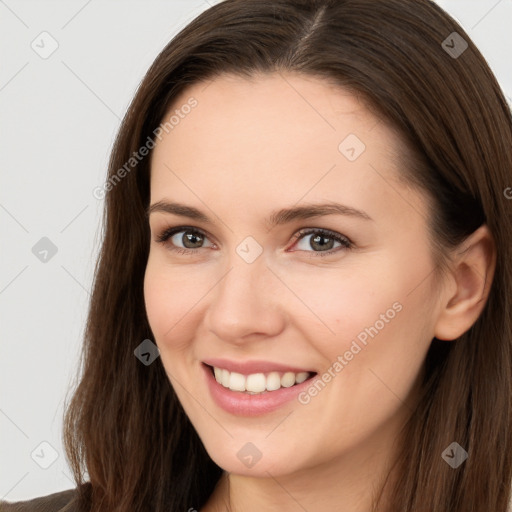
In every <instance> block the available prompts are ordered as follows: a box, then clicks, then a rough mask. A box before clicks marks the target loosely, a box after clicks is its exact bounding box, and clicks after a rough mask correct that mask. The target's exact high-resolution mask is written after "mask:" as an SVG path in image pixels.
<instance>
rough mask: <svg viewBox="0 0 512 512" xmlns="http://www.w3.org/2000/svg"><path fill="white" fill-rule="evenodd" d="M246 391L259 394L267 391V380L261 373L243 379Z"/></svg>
mask: <svg viewBox="0 0 512 512" xmlns="http://www.w3.org/2000/svg"><path fill="white" fill-rule="evenodd" d="M245 381H246V382H245V387H246V389H247V391H252V392H253V393H261V392H262V391H265V390H266V389H267V379H266V377H265V375H264V374H263V373H253V374H251V375H247V377H246V378H245Z"/></svg>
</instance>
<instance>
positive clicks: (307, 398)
mask: <svg viewBox="0 0 512 512" xmlns="http://www.w3.org/2000/svg"><path fill="white" fill-rule="evenodd" d="M511 147H512V119H511V113H510V110H509V108H508V106H507V104H506V101H505V99H504V96H503V94H502V92H501V90H500V88H499V86H498V84H497V82H496V80H495V78H494V76H493V75H492V73H491V71H490V70H489V67H488V66H487V64H486V62H485V60H484V59H483V57H482V56H481V54H480V53H479V52H478V50H477V49H476V48H475V46H474V44H473V43H472V42H471V40H470V39H469V37H468V36H467V34H466V33H465V32H464V31H463V30H462V28H461V27H460V26H459V25H458V24H457V23H456V22H455V21H454V20H453V19H451V18H450V17H449V16H448V15H447V14H446V13H445V12H443V11H442V10H441V9H440V8H439V7H438V6H436V5H435V4H433V3H431V2H429V1H427V0H417V1H414V2H411V1H409V0H388V1H386V2H376V1H375V0H345V1H342V0H300V1H297V0H280V1H272V2H270V1H261V0H244V1H237V0H227V1H224V2H222V3H219V4H217V5H215V6H213V7H212V8H210V9H208V10H207V11H205V12H203V13H202V14H201V15H200V16H198V17H197V18H196V19H195V20H193V21H192V22H191V23H190V24H189V25H188V26H187V27H186V28H185V29H183V30H182V31H181V32H180V33H179V34H178V35H177V36H176V37H175V38H174V39H173V40H172V41H171V42H170V43H169V45H168V46H167V47H166V48H165V49H164V50H163V51H162V52H161V54H160V55H159V56H158V57H157V59H156V60H155V62H154V64H153V65H152V67H151V68H150V70H149V71H148V73H147V75H146V77H145V79H144V80H143V82H142V83H141V85H140V87H139V89H138V91H137V93H136V95H135V98H134V100H133V102H132V104H131V106H130V108H129V110H128V113H127V115H126V116H125V119H124V121H123V124H122V126H121V129H120V132H119V135H118V138H117V140H116V143H115V147H114V149H113V152H112V157H111V161H110V170H109V176H108V179H107V182H106V184H105V187H104V193H105V237H104V241H103V245H102V250H101V254H100V258H99V261H98V267H97V272H96V278H95V285H94V293H93V297H92V301H91V306H90V313H89V318H88V323H87V332H86V337H85V344H84V352H83V357H84V359H83V375H82V377H81V381H80V383H79V386H78V389H77V390H76V392H75V394H74V397H73V400H72V402H71V404H69V407H68V409H67V413H66V418H65V419H66V421H65V446H66V450H67V454H68V457H69V461H70V464H71V467H72V469H73V471H74V475H75V479H76V483H77V488H76V490H73V489H71V490H69V491H65V492H64V493H56V494H55V495H51V496H49V497H43V498H38V499H36V500H31V501H30V502H23V503H20V504H19V507H20V508H19V509H14V508H9V506H11V507H12V506H13V505H9V504H4V505H3V506H4V507H5V510H61V511H66V512H69V511H71V510H76V511H78V510H88V511H89V510H90V511H116V512H117V511H118V512H125V511H126V512H128V511H146V510H147V511H155V512H156V511H158V512H163V511H182V510H189V511H192V510H200V511H202V512H212V511H226V510H233V511H235V510H243V511H244V512H247V511H253V510H274V509H276V510H277V509H279V510H281V511H283V510H284V511H288V510H290V511H291V510H301V509H302V510H308V511H310V512H313V511H317V510H326V509H327V510H343V511H345V512H363V511H364V512H367V511H377V510H379V511H381V512H391V511H401V512H413V511H414V512H420V511H429V512H432V511H436V512H442V511H446V512H448V511H450V512H468V511H470V510H471V511H475V512H476V511H478V512H483V511H486V512H487V511H491V510H492V511H493V512H505V511H506V510H507V507H508V502H509V498H510V483H511V479H512V439H511V435H512V433H511V432H512V417H511V412H512V408H511V392H510V390H511V389H512V374H511V364H512V363H511V361H512V354H511V341H512V336H511V313H510V311H511V304H510V297H511V291H512V274H511V270H510V266H507V263H508V261H510V248H511V243H512V236H511V229H512V228H511V222H510V220H511V213H512V209H511V208H512V206H511V202H510V201H509V200H508V199H507V197H510V195H507V192H506V191H507V190H509V188H508V187H510V186H511V184H512V151H511ZM134 356H135V357H134ZM84 470H87V473H88V481H87V482H84V478H83V477H84V474H83V471H84ZM38 500H39V501H38ZM42 500H47V501H46V504H45V505H44V506H46V507H47V508H45V509H43V508H42V507H43V501H42ZM57 500H62V501H61V502H60V503H58V501H57ZM38 507H39V508H38ZM52 507H53V508H52ZM2 510H3V509H2Z"/></svg>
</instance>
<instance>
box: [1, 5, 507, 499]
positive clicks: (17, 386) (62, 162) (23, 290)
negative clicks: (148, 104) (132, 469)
mask: <svg viewBox="0 0 512 512" xmlns="http://www.w3.org/2000/svg"><path fill="white" fill-rule="evenodd" d="M213 3H216V2H214V0H209V2H206V1H203V0H197V1H191V0H186V1H185V0H173V1H165V2H161V1H154V0H151V1H147V0H146V1H143V0H139V1H123V2H120V1H112V0H110V1H109V0H102V1H100V0H88V1H84V0H80V1H75V0H72V1H69V0H68V1H66V2H64V1H41V0H39V1H21V0H0V40H1V46H0V48H1V50H0V51H1V59H0V61H1V67H0V120H1V122H0V130H1V133H0V141H1V147H0V151H1V152H0V154H1V165H2V167H1V169H2V182H1V188H0V222H1V258H2V260H1V272H0V307H1V313H2V323H1V344H0V391H1V396H0V461H1V463H0V499H7V500H9V501H14V500H22V499H29V498H33V497H36V496H42V495H45V494H50V493H53V492H57V491H60V490H64V489H69V488H71V487H74V483H73V481H72V480H71V478H70V475H71V473H70V470H69V468H68V466H67V463H66V460H65V456H64V451H63V447H62V441H61V435H62V414H63V402H64V398H65V396H66V392H67V389H68V387H69V385H70V384H71V383H72V380H73V378H74V376H75V374H76V369H77V363H78V354H79V349H80V344H81V337H82V334H83V329H84V325H85V319H86V314H87V308H88V301H89V298H90V288H91V283H92V277H93V276H92V272H93V269H94V263H95V259H96V255H97V253H98V249H99V243H100V239H99V238H100V221H101V209H102V206H103V202H102V201H101V200H97V199H95V197H94V196H93V193H92V191H93V189H94V188H95V187H97V186H100V185H101V184H102V183H103V182H104V178H105V175H106V168H107V162H108V156H109V152H110V150H111V146H112V142H113V139H114V136H115V134H116V132H117V130H118V127H119V124H120V120H121V118H122V116H123V114H124V112H125V110H126V108H127V106H128V104H129V102H130V100H131V98H132V96H133V94H134V92H135V89H136V87H137V85H138V84H139V82H140V80H141V79H142V77H143V75H144V73H145V71H146V70H147V68H148V67H149V65H150V64H151V62H152V61H153V59H154V58H155V57H156V55H157V54H158V53H159V52H160V50H161V49H162V48H163V47H164V46H165V44H166V43H167V42H168V41H169V40H170V39H171V38H172V36H174V35H175V34H176V33H177V32H178V31H179V30H180V29H181V28H183V27H184V26H185V25H186V24H187V23H188V22H189V21H191V20H192V19H193V18H195V17H196V16H197V15H198V14H199V13H200V12H202V11H203V10H205V9H207V8H208V7H209V6H210V5H213ZM439 4H440V5H441V6H442V7H444V8H445V9H446V10H447V11H448V12H449V13H450V14H451V15H452V16H454V17H455V18H456V19H457V20H458V21H459V22H460V23H461V25H462V26H463V27H464V28H465V29H466V31H467V32H468V33H469V35H470V37H472V39H473V40H474V41H475V43H476V44H477V45H478V47H479V48H480V50H481V51H482V53H483V54H484V56H485V57H486V58H487V60H488V62H489V64H490V66H491V68H492V69H493V71H494V72H495V73H496V75H497V77H498V80H499V82H500V84H501V85H502V87H503V89H504V91H505V93H506V94H507V96H508V98H509V99H510V98H511V97H512V66H511V65H510V59H511V55H512V30H511V29H512V26H511V25H512V0H500V1H496V0H472V1H471V0H439ZM44 31H46V32H48V33H49V34H50V35H51V38H53V39H54V40H55V41H56V42H57V43H58V48H57V50H56V51H55V52H54V53H53V54H52V55H50V56H49V57H48V58H46V59H44V58H42V57H41V56H40V55H39V54H38V53H36V51H35V50H34V49H32V47H31V45H32V44H33V45H34V46H36V48H38V51H39V52H43V51H48V50H49V49H50V48H51V44H52V41H51V39H50V38H49V36H40V34H41V33H42V32H44ZM447 35H448V34H447ZM33 41H34V43H33ZM510 185H511V186H512V183H511V184H510ZM43 237H47V238H49V239H50V240H51V241H52V243H53V244H54V245H55V246H56V248H57V252H56V254H55V255H54V256H52V257H50V256H51V253H50V254H49V255H48V256H47V259H48V261H46V262H42V261H40V260H39V259H38V258H37V257H36V256H35V255H34V254H33V252H32V248H33V247H34V245H35V244H36V243H37V242H38V241H39V240H40V239H41V238H43ZM43 256H44V254H41V257H43ZM119 263H120V265H122V264H123V261H122V255H119ZM41 443H49V445H51V446H49V445H47V444H43V445H41ZM55 457H57V458H56V459H55V461H54V462H53V458H55ZM52 462H53V463H52ZM50 463H51V465H49V464H50ZM47 465H49V467H48V468H47V469H44V466H47Z"/></svg>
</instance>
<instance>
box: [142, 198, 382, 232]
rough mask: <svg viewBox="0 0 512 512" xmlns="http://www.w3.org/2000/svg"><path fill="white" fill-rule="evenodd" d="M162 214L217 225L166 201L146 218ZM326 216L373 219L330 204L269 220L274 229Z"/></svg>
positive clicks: (276, 214) (298, 208) (284, 211)
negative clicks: (282, 225) (295, 221)
mask: <svg viewBox="0 0 512 512" xmlns="http://www.w3.org/2000/svg"><path fill="white" fill-rule="evenodd" d="M155 212H162V213H170V214H173V215H179V216H181V217H188V218H189V219H194V220H196V221H198V222H203V223H205V224H215V222H214V221H212V220H211V219H210V218H209V217H208V216H207V215H206V214H204V213H203V212H202V211H201V210H198V209H197V208H194V207H193V206H187V205H185V204H181V203H169V202H166V201H158V202H156V203H154V204H152V205H151V206H149V207H148V208H147V210H146V216H147V217H149V216H150V215H151V214H152V213H155ZM324 215H345V216H349V217H356V218H360V219H364V220H371V221H373V219H372V218H371V217H370V216H369V215H368V214H367V213H366V212H364V211H362V210H357V209H356V208H352V207H351V206H346V205H343V204H339V203H335V202H329V203H321V204H309V205H304V206H293V207H290V208H283V209H281V210H276V211H273V212H272V213H271V214H270V216H269V218H268V221H267V223H268V225H269V226H270V227H271V228H273V227H275V226H278V225H281V224H287V223H290V222H293V221H294V220H299V219H300V220H303V219H310V218H313V217H321V216H324Z"/></svg>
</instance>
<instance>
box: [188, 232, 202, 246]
mask: <svg viewBox="0 0 512 512" xmlns="http://www.w3.org/2000/svg"><path fill="white" fill-rule="evenodd" d="M185 241H186V242H192V244H194V243H197V241H199V243H201V236H200V235H199V236H198V235H196V234H194V233H190V234H188V235H185ZM185 246H186V243H185ZM192 248H193V249H194V247H192Z"/></svg>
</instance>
